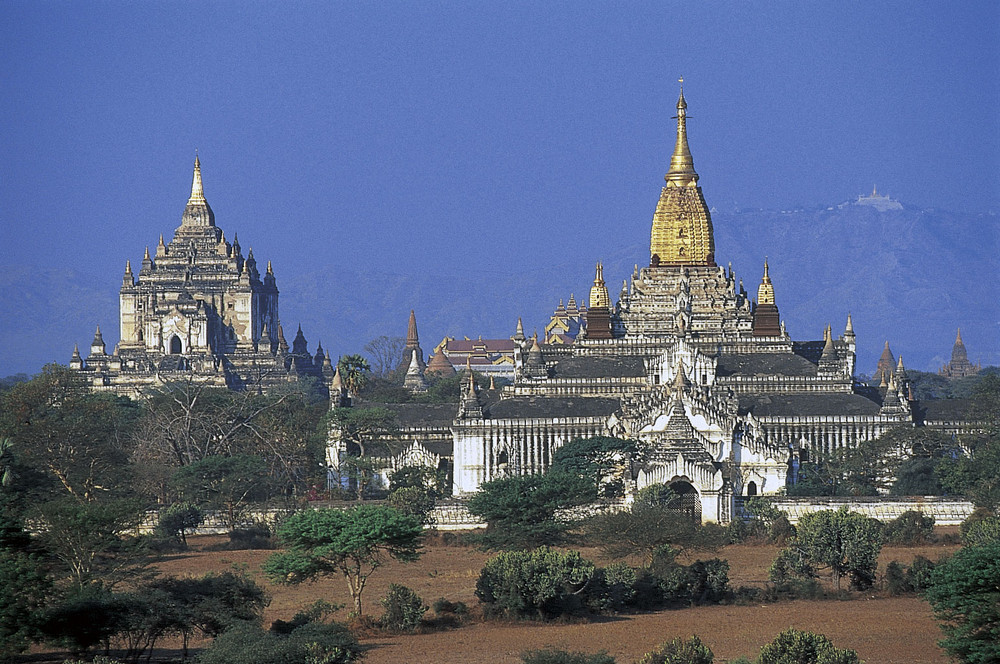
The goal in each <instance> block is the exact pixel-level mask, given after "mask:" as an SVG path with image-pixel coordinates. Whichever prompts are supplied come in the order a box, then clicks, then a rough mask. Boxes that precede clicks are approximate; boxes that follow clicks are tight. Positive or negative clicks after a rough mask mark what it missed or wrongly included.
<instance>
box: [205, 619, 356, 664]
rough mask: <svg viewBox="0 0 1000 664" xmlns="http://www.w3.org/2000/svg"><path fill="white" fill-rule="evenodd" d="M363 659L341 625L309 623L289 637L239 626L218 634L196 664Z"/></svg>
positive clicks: (338, 663)
mask: <svg viewBox="0 0 1000 664" xmlns="http://www.w3.org/2000/svg"><path fill="white" fill-rule="evenodd" d="M361 655H362V650H361V647H360V646H359V645H358V640H357V639H356V638H354V635H353V634H351V632H350V630H348V629H347V628H346V627H344V626H343V625H339V624H337V623H332V624H324V623H320V622H309V623H306V624H304V625H302V626H300V627H297V628H296V629H294V630H292V631H291V632H290V633H288V634H278V633H275V632H268V631H265V630H264V629H263V628H261V627H260V626H258V625H250V624H244V625H238V626H236V627H234V628H233V629H230V630H228V631H226V632H224V633H223V634H221V635H220V636H219V637H218V638H216V639H215V641H213V642H212V645H210V646H209V647H208V648H206V649H205V650H204V651H202V653H201V655H199V657H198V663H199V664H287V663H288V662H308V663H315V664H350V663H351V662H355V661H357V660H358V659H360V657H361Z"/></svg>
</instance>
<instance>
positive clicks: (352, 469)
mask: <svg viewBox="0 0 1000 664" xmlns="http://www.w3.org/2000/svg"><path fill="white" fill-rule="evenodd" d="M324 422H325V427H326V429H327V430H328V431H329V432H330V438H331V439H332V440H333V441H335V442H336V441H339V442H340V444H341V448H342V449H343V451H344V452H346V455H343V456H341V458H340V459H339V460H338V462H339V464H340V466H341V467H340V468H339V469H338V470H339V471H340V474H341V475H342V476H345V477H346V478H348V479H349V480H350V481H351V482H352V483H353V484H354V487H355V491H356V492H357V496H358V500H363V499H364V496H365V488H366V487H367V486H368V484H369V483H370V482H371V480H372V478H373V476H374V474H375V472H376V471H377V470H378V467H379V463H378V462H377V461H375V460H374V458H373V457H381V458H386V457H390V456H392V455H393V454H394V453H396V452H397V451H398V441H397V438H396V435H397V433H398V431H399V425H398V423H397V421H396V413H395V412H393V411H392V410H390V409H388V408H382V407H375V408H335V409H333V410H331V411H330V412H329V413H328V414H327V415H326V418H325V420H324Z"/></svg>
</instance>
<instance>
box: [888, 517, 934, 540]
mask: <svg viewBox="0 0 1000 664" xmlns="http://www.w3.org/2000/svg"><path fill="white" fill-rule="evenodd" d="M933 536H934V517H932V516H927V515H925V514H924V513H923V512H920V511H919V510H909V511H906V512H903V513H902V514H900V515H899V517H898V518H896V519H893V520H892V521H890V522H889V523H887V524H886V526H885V538H886V541H888V542H889V543H891V544H900V545H903V546H914V545H917V544H924V543H925V542H928V541H930V540H931V538H932V537H933Z"/></svg>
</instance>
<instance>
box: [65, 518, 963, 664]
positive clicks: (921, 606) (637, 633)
mask: <svg viewBox="0 0 1000 664" xmlns="http://www.w3.org/2000/svg"><path fill="white" fill-rule="evenodd" d="M223 539H224V538H208V537H205V538H193V539H192V542H191V544H192V551H190V552H187V553H183V554H176V555H172V556H169V557H168V558H166V559H165V560H164V561H162V562H161V563H160V564H159V565H158V567H159V570H160V572H161V573H163V574H167V575H176V576H197V575H202V574H205V573H207V572H210V571H215V572H222V571H226V570H231V569H234V568H237V569H243V570H245V571H246V572H247V573H248V574H249V575H250V576H251V577H252V578H254V579H255V580H256V581H257V582H258V583H259V584H261V585H262V586H264V587H265V588H267V589H268V591H269V592H270V593H271V596H272V600H271V604H270V606H269V607H268V608H267V610H266V612H265V615H264V620H265V623H264V624H265V625H266V624H269V623H270V621H273V620H275V619H278V618H283V619H288V618H290V617H291V616H292V615H294V614H295V613H296V612H297V611H299V610H301V609H302V608H303V607H306V606H308V605H310V604H312V603H313V602H315V601H316V600H317V599H323V600H326V601H328V602H333V603H337V604H343V605H345V607H347V608H344V609H342V610H341V611H339V612H338V613H337V614H336V615H335V617H336V618H338V619H341V620H346V618H347V612H348V611H349V610H350V609H349V605H350V595H349V593H348V591H347V585H346V583H345V581H344V580H343V579H341V578H330V579H325V580H322V581H318V582H315V583H309V584H304V585H301V586H291V587H289V586H277V585H273V584H271V583H269V582H268V581H267V580H266V579H265V578H264V577H263V576H262V574H261V573H260V565H261V563H262V562H263V561H264V560H265V559H266V558H267V557H268V556H269V555H270V554H271V553H272V552H270V551H217V552H211V551H204V550H203V548H204V547H205V546H206V545H209V544H214V543H218V542H221V541H223ZM955 548H956V547H954V546H927V547H916V548H897V547H891V548H890V547H887V548H885V549H884V550H883V552H882V558H881V561H880V566H879V568H880V569H884V568H885V565H886V564H887V563H888V562H889V561H891V560H899V561H901V562H904V563H908V562H910V561H911V560H912V559H913V557H914V556H915V555H918V554H919V555H924V556H926V557H928V558H930V559H931V560H937V559H938V558H939V557H941V556H942V555H943V554H945V553H948V552H950V551H953V550H954V549H955ZM777 551H778V547H775V546H745V545H740V546H729V547H725V548H724V549H722V550H720V551H718V552H716V553H712V554H707V555H704V554H703V555H702V556H701V557H713V556H718V557H720V558H725V559H727V560H729V563H730V582H731V584H732V586H733V587H738V586H741V585H747V586H751V585H756V586H760V585H763V583H764V582H765V581H766V579H767V569H768V567H769V565H770V564H771V561H772V560H773V559H774V556H775V555H776V553H777ZM583 554H584V556H585V557H587V558H590V559H592V560H594V561H595V562H597V563H598V564H604V563H606V562H608V561H607V560H606V559H604V558H603V557H602V556H601V554H600V552H599V551H597V550H593V549H588V550H584V551H583ZM694 557H695V556H691V559H693V558H694ZM487 558H488V555H487V554H484V553H482V552H480V551H477V550H475V549H471V548H468V547H464V546H444V545H442V544H441V543H440V542H432V543H430V544H429V545H428V546H427V547H426V549H425V552H424V555H423V557H422V558H421V559H420V560H419V561H418V562H416V563H412V564H409V565H404V564H400V563H396V562H395V561H391V562H390V563H388V564H386V566H385V567H384V568H383V569H380V570H378V571H377V572H376V573H375V574H374V575H372V577H371V579H370V581H369V583H368V586H367V587H366V588H365V595H364V610H365V613H366V614H367V615H369V616H373V617H377V616H378V615H380V614H381V607H380V606H379V604H378V600H379V598H381V597H382V596H383V595H384V594H385V592H386V590H387V588H388V586H389V584H390V583H401V584H404V585H407V586H409V587H410V588H413V589H414V590H415V591H416V592H417V593H418V594H419V595H420V596H421V597H422V598H423V599H424V602H425V603H426V604H429V605H430V604H433V603H434V600H436V599H437V598H439V597H444V598H447V599H449V600H451V601H462V602H465V603H466V604H467V605H468V606H469V607H470V609H473V618H472V620H471V621H470V623H469V624H467V625H465V626H462V627H459V628H454V629H448V630H444V631H437V632H430V633H422V634H413V635H387V634H379V633H377V632H372V633H369V634H366V635H363V636H362V642H363V643H364V644H365V645H367V646H369V647H370V648H371V649H370V650H369V651H368V653H367V656H366V658H365V660H364V661H365V662H366V663H367V664H407V663H411V664H424V663H434V664H450V663H454V664H487V663H489V664H498V663H503V662H510V663H515V664H516V663H518V662H520V661H521V660H520V655H521V653H522V652H524V651H525V650H531V649H537V648H544V647H549V646H552V647H557V648H563V649H566V650H577V651H584V652H596V651H598V650H606V651H607V652H608V653H609V654H611V655H613V656H614V657H615V658H616V659H617V661H618V662H619V664H631V663H632V662H634V661H636V660H638V659H639V658H640V657H641V656H642V655H643V654H644V653H646V652H648V651H649V650H651V649H653V648H654V647H655V646H656V645H658V644H659V643H662V642H663V641H665V640H668V639H670V638H673V637H675V636H681V637H687V636H690V635H691V634H697V635H698V636H699V637H701V639H702V641H704V642H705V643H706V644H707V645H708V646H709V647H710V648H712V650H713V651H714V653H715V661H716V662H726V661H728V660H730V659H735V658H736V657H739V656H743V655H745V656H749V657H751V658H753V657H754V656H755V655H756V653H757V651H758V650H759V648H760V646H761V645H763V644H764V643H767V642H768V641H770V640H771V639H773V638H774V637H775V635H776V634H777V633H778V632H780V631H782V630H784V629H786V628H788V627H796V628H799V629H805V630H810V631H814V632H820V633H822V634H825V635H827V636H828V637H829V638H830V639H831V640H832V641H833V642H834V644H836V645H837V646H839V647H843V648H852V649H854V650H857V652H858V654H859V655H860V656H861V658H862V659H863V660H865V661H866V662H867V663H868V664H890V663H897V662H898V663H908V664H919V663H928V664H931V663H933V664H947V662H948V658H947V657H946V655H945V654H944V652H943V651H942V650H941V649H940V648H938V646H937V645H936V641H937V640H938V639H939V638H941V633H940V630H939V629H938V626H937V624H936V623H935V622H934V620H933V617H932V615H931V612H930V608H929V606H928V605H927V603H926V602H924V601H922V600H920V599H918V598H915V597H904V598H889V597H883V596H878V595H875V594H871V595H858V594H854V595H852V599H851V600H849V601H847V600H836V599H831V600H822V601H818V600H817V601H804V600H800V601H795V602H779V603H776V604H766V605H754V606H705V607H696V608H691V609H683V610H672V611H661V612H656V613H645V614H634V615H624V616H609V617H605V618H601V619H597V620H591V621H579V622H558V623H515V622H496V621H490V622H483V621H482V620H481V619H479V618H477V617H476V616H477V615H478V611H477V610H476V607H477V605H478V602H477V600H476V598H475V595H474V590H475V585H476V579H477V578H478V576H479V571H480V569H481V568H482V566H483V563H484V562H485V560H486V559H487ZM631 562H633V563H637V562H638V561H631ZM428 615H429V616H430V615H432V612H428ZM162 645H163V646H165V647H168V648H169V647H173V646H175V645H177V644H173V643H164V644H162ZM192 645H193V646H195V647H197V646H198V645H204V644H192ZM164 654H166V653H164ZM158 655H160V653H158ZM158 659H159V657H158ZM55 661H61V660H55Z"/></svg>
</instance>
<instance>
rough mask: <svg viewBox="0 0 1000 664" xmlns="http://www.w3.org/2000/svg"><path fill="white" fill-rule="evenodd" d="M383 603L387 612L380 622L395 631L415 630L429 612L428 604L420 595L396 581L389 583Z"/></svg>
mask: <svg viewBox="0 0 1000 664" xmlns="http://www.w3.org/2000/svg"><path fill="white" fill-rule="evenodd" d="M381 604H382V608H384V609H385V613H383V614H382V617H381V618H380V619H379V624H380V625H381V626H382V627H383V628H384V629H388V630H391V631H393V632H413V631H415V630H416V629H417V627H419V626H420V621H421V620H422V619H423V617H424V614H425V613H427V605H426V604H424V602H423V600H422V599H420V595H418V594H417V593H415V592H413V591H412V590H411V589H409V588H407V587H406V586H401V585H399V584H396V583H391V584H389V592H388V593H386V595H385V597H383V598H382V600H381Z"/></svg>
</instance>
